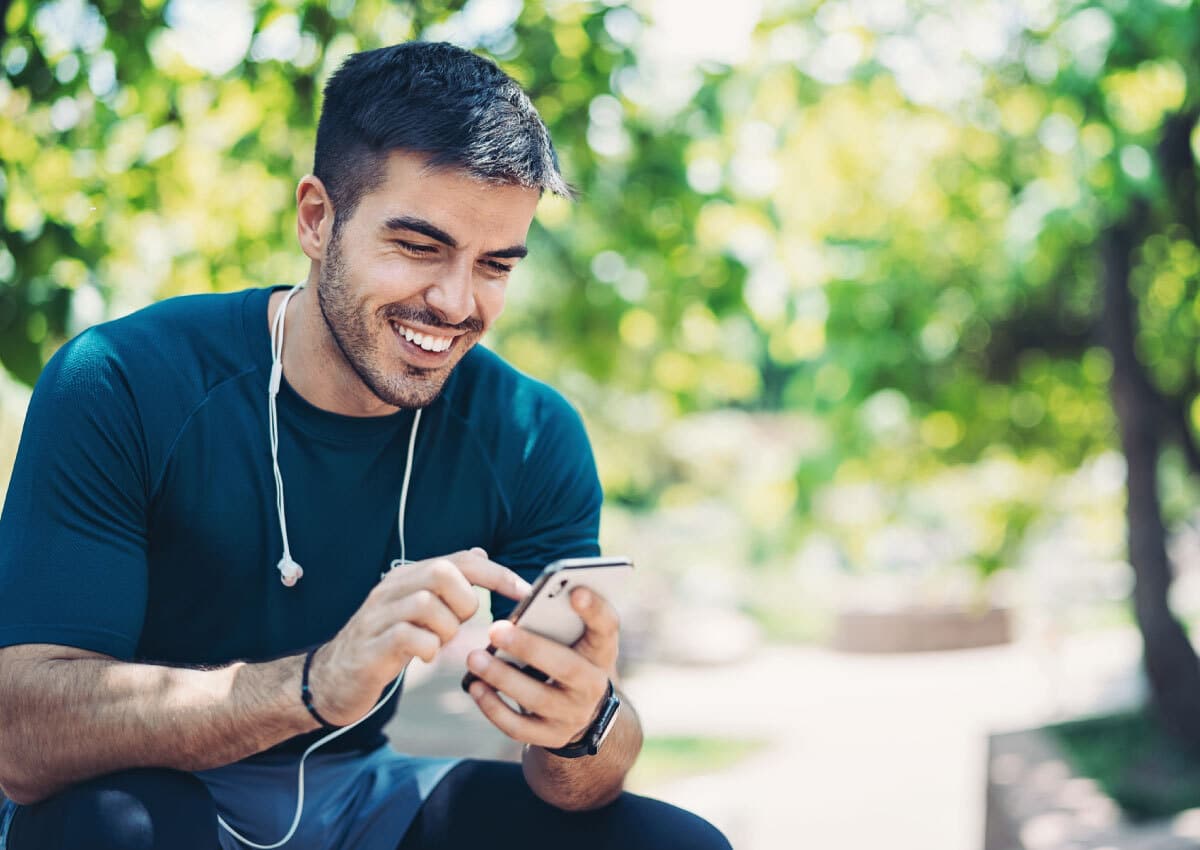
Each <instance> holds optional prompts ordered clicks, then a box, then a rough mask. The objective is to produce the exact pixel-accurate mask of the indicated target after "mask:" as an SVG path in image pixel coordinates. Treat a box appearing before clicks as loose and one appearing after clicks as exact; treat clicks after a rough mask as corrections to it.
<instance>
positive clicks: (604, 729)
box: [547, 679, 621, 759]
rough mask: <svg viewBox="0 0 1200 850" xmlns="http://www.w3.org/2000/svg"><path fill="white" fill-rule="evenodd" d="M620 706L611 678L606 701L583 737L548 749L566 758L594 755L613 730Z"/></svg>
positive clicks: (619, 699)
mask: <svg viewBox="0 0 1200 850" xmlns="http://www.w3.org/2000/svg"><path fill="white" fill-rule="evenodd" d="M620 707H621V698H620V697H619V696H617V693H616V691H615V690H614V689H613V683H612V680H611V679H610V680H609V682H608V695H607V696H605V698H604V702H602V703H601V704H600V713H599V714H597V715H596V719H595V720H594V721H592V725H591V726H589V727H588V728H587V731H585V732H584V733H583V737H582V738H580V739H579V740H578V741H574V742H572V743H570V744H567V745H566V746H565V747H559V748H558V749H556V750H551V749H549V748H547V751H548V752H551V753H554V755H556V756H562V757H563V758H565V759H577V758H579V757H580V756H594V755H595V754H596V753H598V752H600V745H601V744H603V743H604V739H605V738H607V737H608V733H609V732H611V731H612V728H613V721H614V720H615V719H616V717H617V709H619V708H620Z"/></svg>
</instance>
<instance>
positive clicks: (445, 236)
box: [383, 215, 529, 260]
mask: <svg viewBox="0 0 1200 850" xmlns="http://www.w3.org/2000/svg"><path fill="white" fill-rule="evenodd" d="M383 227H384V229H385V230H411V231H412V232H414V233H420V234H421V235H422V236H428V237H429V238H430V239H435V240H437V241H438V242H441V243H442V244H443V245H446V246H448V247H450V248H457V247H458V240H457V239H455V238H454V237H453V236H451V235H450V234H449V233H447V232H446V231H444V230H442V229H441V228H440V227H438V226H437V225H436V224H433V223H431V222H428V221H426V220H425V219H423V218H417V217H415V216H411V215H397V216H392V217H391V218H389V219H388V220H387V221H385V222H384V223H383ZM528 254H529V249H528V248H526V247H525V246H524V245H512V246H510V247H508V248H500V249H499V250H496V251H488V252H486V253H485V254H484V256H485V257H492V258H493V259H497V260H509V259H512V260H519V259H521V258H522V257H525V256H528Z"/></svg>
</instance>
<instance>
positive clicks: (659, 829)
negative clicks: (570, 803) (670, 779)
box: [600, 793, 731, 850]
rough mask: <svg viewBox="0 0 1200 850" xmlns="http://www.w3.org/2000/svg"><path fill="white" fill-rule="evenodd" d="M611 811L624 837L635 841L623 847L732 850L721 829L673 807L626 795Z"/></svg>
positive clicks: (661, 849)
mask: <svg viewBox="0 0 1200 850" xmlns="http://www.w3.org/2000/svg"><path fill="white" fill-rule="evenodd" d="M611 808H612V809H613V814H614V815H615V816H616V818H617V822H618V823H620V826H621V831H622V833H624V834H625V835H626V836H628V837H629V839H631V841H632V843H626V844H625V845H624V846H627V847H636V848H638V850H731V848H730V845H729V839H727V838H726V837H725V836H724V835H723V834H722V833H721V831H720V830H719V829H717V828H716V827H715V826H713V825H712V824H711V823H709V822H708V821H707V820H705V819H704V818H702V817H700V816H699V815H696V814H693V813H692V812H689V811H687V810H686V809H681V808H679V807H678V806H673V805H671V804H670V803H664V802H663V801H661V800H655V799H652V798H649V797H640V796H637V795H635V794H629V793H625V794H622V795H621V797H620V798H618V799H617V801H616V802H615V803H614V804H613V805H612V807H611ZM600 811H604V810H603V809H601V810H600ZM639 842H640V843H639Z"/></svg>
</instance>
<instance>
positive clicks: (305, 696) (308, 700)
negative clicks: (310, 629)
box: [300, 644, 342, 731]
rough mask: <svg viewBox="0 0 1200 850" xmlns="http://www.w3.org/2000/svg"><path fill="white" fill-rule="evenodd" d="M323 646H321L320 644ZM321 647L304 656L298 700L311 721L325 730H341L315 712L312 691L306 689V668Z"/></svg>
mask: <svg viewBox="0 0 1200 850" xmlns="http://www.w3.org/2000/svg"><path fill="white" fill-rule="evenodd" d="M322 645H323V644H322ZM320 648H321V646H314V647H313V648H312V649H310V650H309V651H308V653H307V654H306V655H305V656H304V673H303V674H302V675H301V676H300V699H302V700H303V701H304V707H305V708H307V709H308V713H309V714H311V715H312V716H313V719H314V720H316V721H317V722H318V723H320V724H321V727H322V728H324V729H327V730H330V731H332V730H334V729H341V728H342V727H341V726H335V725H334V724H332V723H330V722H329V721H328V720H326V719H325V718H324V717H322V716H321V713H320V712H319V711H317V707H316V706H315V705H313V701H312V690H311V689H310V688H309V687H308V668H309V667H311V666H312V660H313V656H314V655H316V654H317V650H318V649H320Z"/></svg>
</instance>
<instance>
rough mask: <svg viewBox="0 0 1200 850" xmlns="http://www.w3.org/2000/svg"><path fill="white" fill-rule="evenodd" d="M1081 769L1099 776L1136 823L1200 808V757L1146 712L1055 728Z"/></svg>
mask: <svg viewBox="0 0 1200 850" xmlns="http://www.w3.org/2000/svg"><path fill="white" fill-rule="evenodd" d="M1051 732H1052V733H1053V735H1054V737H1055V739H1056V740H1057V741H1058V743H1059V745H1060V746H1062V748H1063V749H1064V750H1065V752H1066V754H1067V757H1068V759H1069V760H1070V761H1071V762H1072V763H1073V764H1074V765H1075V769H1076V771H1078V772H1080V773H1082V774H1083V775H1084V776H1088V777H1091V778H1093V779H1095V780H1096V781H1097V782H1098V783H1099V785H1100V787H1101V788H1102V789H1103V790H1104V792H1105V793H1106V794H1108V795H1109V796H1110V797H1112V798H1113V799H1114V800H1116V801H1117V803H1118V804H1119V805H1120V806H1121V808H1122V809H1123V810H1124V812H1125V813H1126V814H1127V815H1128V816H1129V817H1130V819H1132V820H1134V821H1145V820H1152V819H1155V818H1165V817H1170V816H1171V815H1174V814H1177V813H1179V812H1181V811H1184V810H1185V809H1194V808H1196V807H1198V806H1200V761H1197V759H1196V758H1195V756H1194V754H1189V753H1188V752H1186V751H1184V750H1181V749H1180V748H1179V745H1178V742H1177V741H1175V740H1174V739H1172V738H1171V737H1170V736H1169V735H1167V734H1166V733H1165V732H1164V731H1163V729H1162V728H1161V725H1160V724H1159V723H1158V722H1157V721H1156V720H1155V719H1154V717H1153V716H1152V715H1150V714H1148V713H1146V712H1135V713H1128V714H1114V715H1106V716H1102V717H1089V718H1085V719H1083V720H1077V721H1073V722H1070V723H1063V724H1060V725H1058V726H1053V727H1051Z"/></svg>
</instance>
